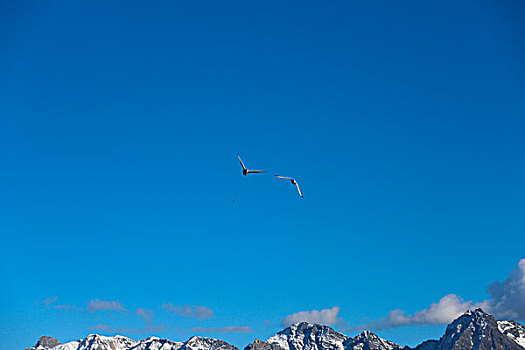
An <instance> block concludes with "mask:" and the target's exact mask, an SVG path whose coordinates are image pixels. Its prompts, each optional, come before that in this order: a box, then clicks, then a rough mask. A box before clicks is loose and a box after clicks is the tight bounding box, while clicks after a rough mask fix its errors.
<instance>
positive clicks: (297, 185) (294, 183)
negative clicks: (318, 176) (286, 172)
mask: <svg viewBox="0 0 525 350" xmlns="http://www.w3.org/2000/svg"><path fill="white" fill-rule="evenodd" d="M274 176H276V177H278V178H280V179H286V180H290V181H291V182H292V184H293V185H295V187H297V192H299V196H301V197H303V198H304V196H303V194H302V193H301V189H300V188H299V184H298V183H297V181H296V180H295V179H292V178H291V177H286V176H281V175H274Z"/></svg>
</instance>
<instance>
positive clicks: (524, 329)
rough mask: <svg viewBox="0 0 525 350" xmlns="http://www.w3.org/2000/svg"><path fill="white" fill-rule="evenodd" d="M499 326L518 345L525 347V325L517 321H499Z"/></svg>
mask: <svg viewBox="0 0 525 350" xmlns="http://www.w3.org/2000/svg"><path fill="white" fill-rule="evenodd" d="M498 328H499V330H500V332H501V333H503V334H505V335H506V336H507V337H509V338H510V339H511V340H513V341H515V342H516V343H518V345H520V346H522V347H524V348H525V326H524V325H522V324H519V323H518V322H516V321H498Z"/></svg>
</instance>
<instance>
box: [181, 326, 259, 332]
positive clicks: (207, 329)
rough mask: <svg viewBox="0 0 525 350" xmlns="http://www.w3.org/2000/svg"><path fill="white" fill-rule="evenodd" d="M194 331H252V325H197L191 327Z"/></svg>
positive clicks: (191, 330)
mask: <svg viewBox="0 0 525 350" xmlns="http://www.w3.org/2000/svg"><path fill="white" fill-rule="evenodd" d="M189 331H190V332H192V333H251V332H253V331H252V329H251V328H250V327H245V326H226V327H195V328H191V329H189Z"/></svg>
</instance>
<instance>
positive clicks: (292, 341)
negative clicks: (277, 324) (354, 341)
mask: <svg viewBox="0 0 525 350" xmlns="http://www.w3.org/2000/svg"><path fill="white" fill-rule="evenodd" d="M347 339H350V337H349V336H347V335H344V334H342V333H339V332H337V331H335V330H333V329H332V328H330V327H328V326H321V325H317V324H310V323H307V322H301V323H296V324H294V325H292V326H290V327H288V328H286V329H284V330H282V331H280V332H279V333H277V334H276V335H274V336H273V337H271V338H270V339H268V340H267V341H266V342H267V343H269V344H276V345H279V346H280V347H281V348H283V349H284V350H345V346H344V342H345V341H346V340H347Z"/></svg>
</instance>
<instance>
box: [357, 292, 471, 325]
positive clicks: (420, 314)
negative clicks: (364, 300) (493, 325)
mask: <svg viewBox="0 0 525 350" xmlns="http://www.w3.org/2000/svg"><path fill="white" fill-rule="evenodd" d="M471 307H472V302H470V301H463V299H461V297H459V296H457V295H456V294H448V295H446V296H444V297H443V298H441V300H439V302H437V303H433V304H431V305H430V306H429V307H428V308H426V309H423V310H420V311H416V312H415V313H414V314H413V315H405V313H404V312H403V311H402V310H399V309H396V310H392V311H390V312H389V313H388V316H387V317H384V318H381V319H379V320H376V321H372V322H369V323H365V324H362V325H359V326H356V327H352V328H351V330H353V331H355V330H363V329H375V330H380V329H385V328H396V327H402V326H413V325H427V324H448V323H450V322H451V321H452V320H454V319H456V318H457V317H459V316H460V315H461V314H463V313H464V312H465V311H466V310H468V309H469V308H471Z"/></svg>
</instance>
